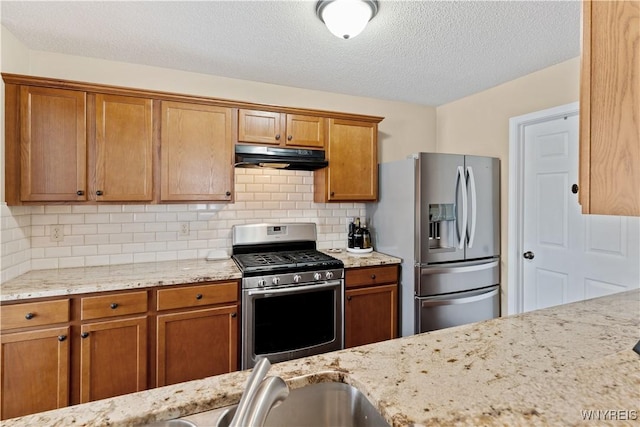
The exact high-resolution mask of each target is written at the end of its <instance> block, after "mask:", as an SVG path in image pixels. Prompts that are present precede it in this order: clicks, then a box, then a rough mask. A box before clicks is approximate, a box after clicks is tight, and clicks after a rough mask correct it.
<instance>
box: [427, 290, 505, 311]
mask: <svg viewBox="0 0 640 427" xmlns="http://www.w3.org/2000/svg"><path fill="white" fill-rule="evenodd" d="M499 290H500V288H498V287H496V288H495V289H493V290H490V291H488V292H483V293H481V294H476V295H473V296H469V297H462V298H457V297H455V296H454V297H448V298H446V299H445V298H442V299H438V298H433V299H426V300H423V301H421V302H420V306H422V308H427V307H433V306H437V305H454V304H469V303H472V302H476V301H481V300H484V299H489V298H493V297H494V296H496V295H497V294H498V291H499Z"/></svg>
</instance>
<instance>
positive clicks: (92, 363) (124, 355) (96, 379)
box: [80, 316, 147, 403]
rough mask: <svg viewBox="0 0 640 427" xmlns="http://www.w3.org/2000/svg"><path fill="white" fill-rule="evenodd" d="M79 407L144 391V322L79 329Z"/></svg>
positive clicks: (123, 321)
mask: <svg viewBox="0 0 640 427" xmlns="http://www.w3.org/2000/svg"><path fill="white" fill-rule="evenodd" d="M80 337H81V339H82V345H81V350H80V403H85V402H90V401H93V400H98V399H105V398H108V397H113V396H119V395H122V394H126V393H133V392H136V391H142V390H146V389H147V318H146V316H139V317H135V318H130V319H121V320H109V321H106V322H96V323H89V324H85V325H82V328H81V334H80Z"/></svg>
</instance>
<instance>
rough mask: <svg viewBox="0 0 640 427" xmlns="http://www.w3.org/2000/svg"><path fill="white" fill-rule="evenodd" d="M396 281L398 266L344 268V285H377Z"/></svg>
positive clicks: (354, 286)
mask: <svg viewBox="0 0 640 427" xmlns="http://www.w3.org/2000/svg"><path fill="white" fill-rule="evenodd" d="M397 281H398V266H397V265H389V266H384V267H365V268H357V269H350V268H348V269H346V270H345V281H344V284H345V287H347V288H356V287H359V286H371V285H379V284H382V283H396V282H397Z"/></svg>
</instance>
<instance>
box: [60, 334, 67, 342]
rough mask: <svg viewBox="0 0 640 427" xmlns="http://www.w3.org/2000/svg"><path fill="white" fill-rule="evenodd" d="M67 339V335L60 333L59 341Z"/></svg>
mask: <svg viewBox="0 0 640 427" xmlns="http://www.w3.org/2000/svg"><path fill="white" fill-rule="evenodd" d="M66 339H67V336H66V335H58V341H60V342H62V341H64V340H66Z"/></svg>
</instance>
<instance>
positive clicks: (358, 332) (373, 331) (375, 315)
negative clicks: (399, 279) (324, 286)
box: [344, 284, 398, 348]
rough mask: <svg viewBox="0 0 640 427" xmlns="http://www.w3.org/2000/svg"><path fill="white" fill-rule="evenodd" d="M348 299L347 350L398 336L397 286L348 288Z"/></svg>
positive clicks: (346, 293) (346, 312)
mask: <svg viewBox="0 0 640 427" xmlns="http://www.w3.org/2000/svg"><path fill="white" fill-rule="evenodd" d="M345 300H346V301H345V309H344V312H345V347H347V348H348V347H355V346H359V345H364V344H371V343H374V342H379V341H385V340H389V339H392V338H396V337H397V336H398V324H397V318H398V312H397V307H398V285H397V284H392V285H382V286H371V287H365V288H358V289H348V290H347V291H345Z"/></svg>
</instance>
